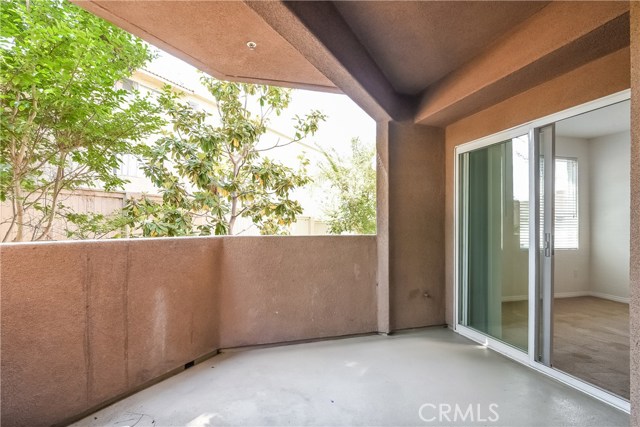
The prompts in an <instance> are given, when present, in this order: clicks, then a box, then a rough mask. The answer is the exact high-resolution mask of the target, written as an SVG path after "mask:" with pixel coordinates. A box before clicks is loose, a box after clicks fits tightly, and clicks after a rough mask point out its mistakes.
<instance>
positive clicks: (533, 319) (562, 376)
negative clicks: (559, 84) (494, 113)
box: [453, 89, 631, 413]
mask: <svg viewBox="0 0 640 427" xmlns="http://www.w3.org/2000/svg"><path fill="white" fill-rule="evenodd" d="M630 98H631V90H630V89H627V90H624V91H621V92H618V93H615V94H612V95H609V96H605V97H603V98H600V99H597V100H594V101H591V102H587V103H585V104H581V105H579V106H576V107H572V108H569V109H566V110H563V111H561V112H558V113H554V114H550V115H548V116H545V117H542V118H539V119H536V120H532V121H530V122H528V123H525V124H523V125H520V126H516V127H513V128H511V129H508V130H505V131H501V132H498V133H495V134H493V135H490V136H487V137H484V138H480V139H477V140H474V141H471V142H468V143H465V144H461V145H458V146H457V147H455V150H454V210H453V215H454V292H453V295H454V304H453V317H454V322H453V323H454V330H455V331H456V332H458V333H460V334H461V335H463V336H465V337H467V338H469V339H471V340H473V341H475V342H478V343H480V344H482V345H484V346H487V347H488V348H490V349H493V350H495V351H497V352H499V353H502V354H504V355H506V356H508V357H510V358H512V359H514V360H516V361H518V362H520V363H522V364H524V365H526V366H529V367H531V368H533V369H535V370H537V371H538V372H541V373H543V374H545V375H548V376H549V377H552V378H554V379H556V380H558V381H560V382H562V383H564V384H567V385H569V386H571V387H573V388H576V389H578V390H581V391H583V392H584V393H586V394H588V395H590V396H593V397H595V398H596V399H598V400H600V401H603V402H605V403H608V404H610V405H612V406H614V407H616V408H618V409H621V410H623V411H625V412H627V413H628V412H630V403H629V401H628V400H626V399H623V398H621V397H619V396H616V395H614V394H612V393H609V392H608V391H605V390H603V389H601V388H599V387H597V386H595V385H593V384H591V383H588V382H586V381H583V380H581V379H579V378H576V377H574V376H572V375H569V374H567V373H565V372H562V371H559V370H556V369H553V368H550V367H548V366H545V365H544V364H542V363H540V362H538V361H537V358H536V357H535V352H536V350H537V348H538V346H539V343H538V342H537V340H536V336H537V330H536V328H537V325H538V324H539V322H538V319H537V316H538V314H537V309H536V304H534V303H532V302H535V301H538V297H539V286H537V283H538V281H539V279H540V277H539V276H540V269H539V262H540V260H539V257H538V256H537V253H536V252H537V248H538V247H539V234H538V233H536V230H537V229H538V225H537V224H536V218H537V212H538V210H537V209H539V200H538V197H537V194H539V193H538V191H537V190H538V186H539V181H537V180H535V179H532V178H533V177H535V176H537V172H536V170H534V168H531V167H530V171H529V176H530V192H531V193H530V194H533V192H534V191H535V194H536V197H534V198H533V199H531V198H530V199H531V200H533V203H529V224H531V225H533V226H532V227H529V229H530V230H529V231H530V233H529V321H528V328H529V345H528V351H527V353H525V352H523V351H522V350H519V349H517V348H515V347H512V346H510V345H508V344H506V343H504V342H501V341H500V340H497V339H495V338H492V337H490V336H488V335H485V334H483V333H481V332H479V331H476V330H474V329H472V328H469V327H466V326H464V325H461V324H459V322H458V320H459V313H458V308H459V298H460V295H459V290H460V262H461V261H463V260H460V240H459V239H460V233H461V232H462V230H460V222H459V221H460V218H459V216H460V199H459V197H460V154H462V153H466V152H469V151H473V150H476V149H479V148H483V147H486V146H489V145H493V144H496V143H499V142H502V141H506V140H508V139H512V138H516V137H519V136H522V135H528V136H529V157H530V159H538V157H537V156H538V154H539V153H538V151H537V147H536V144H534V143H533V140H534V131H535V129H538V128H542V127H545V126H548V125H551V124H554V123H555V122H558V121H560V120H564V119H567V118H570V117H573V116H577V115H579V114H583V113H587V112H589V111H592V110H597V109H599V108H603V107H606V106H609V105H612V104H615V103H618V102H623V101H626V100H629V99H630ZM530 162H531V160H530ZM538 170H539V169H538ZM532 182H533V185H532V184H531V183H532ZM532 248H536V249H532Z"/></svg>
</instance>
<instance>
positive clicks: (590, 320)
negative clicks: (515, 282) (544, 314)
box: [502, 296, 629, 399]
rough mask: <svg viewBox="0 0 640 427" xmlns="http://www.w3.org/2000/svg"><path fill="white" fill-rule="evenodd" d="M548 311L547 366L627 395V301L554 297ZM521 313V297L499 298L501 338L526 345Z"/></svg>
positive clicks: (524, 313) (524, 303)
mask: <svg viewBox="0 0 640 427" xmlns="http://www.w3.org/2000/svg"><path fill="white" fill-rule="evenodd" d="M553 312H554V333H553V340H554V341H553V363H552V364H553V367H554V368H556V369H558V370H561V371H563V372H566V373H568V374H570V375H573V376H574V377H577V378H580V379H582V380H585V381H587V382H589V383H592V384H594V385H596V386H598V387H601V388H603V389H605V390H607V391H609V392H612V393H615V394H617V395H619V396H621V397H623V398H625V399H629V305H628V304H624V303H620V302H615V301H610V300H606V299H602V298H596V297H591V296H584V297H574V298H556V299H555V300H554V308H553ZM527 317H528V302H527V301H509V302H503V303H502V319H503V330H502V331H503V332H502V333H503V340H504V341H506V342H509V343H510V344H513V345H515V346H518V347H520V348H523V349H526V347H527V336H528V331H527Z"/></svg>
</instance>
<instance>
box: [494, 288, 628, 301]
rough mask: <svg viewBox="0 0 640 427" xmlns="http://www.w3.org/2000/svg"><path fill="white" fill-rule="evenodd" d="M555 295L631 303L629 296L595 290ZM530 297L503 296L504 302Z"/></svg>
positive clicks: (556, 295) (558, 296) (557, 296)
mask: <svg viewBox="0 0 640 427" xmlns="http://www.w3.org/2000/svg"><path fill="white" fill-rule="evenodd" d="M555 297H556V298H576V297H596V298H602V299H606V300H609V301H615V302H621V303H624V304H629V298H628V297H627V298H625V297H620V296H617V295H611V294H605V293H602V292H593V291H573V292H556V294H555ZM528 299H529V296H528V295H512V296H507V297H502V302H513V301H526V300H528Z"/></svg>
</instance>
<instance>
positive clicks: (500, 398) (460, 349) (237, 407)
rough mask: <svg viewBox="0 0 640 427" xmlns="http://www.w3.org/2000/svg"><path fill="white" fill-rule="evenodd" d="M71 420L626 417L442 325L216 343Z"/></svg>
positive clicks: (525, 422) (565, 420)
mask: <svg viewBox="0 0 640 427" xmlns="http://www.w3.org/2000/svg"><path fill="white" fill-rule="evenodd" d="M72 425H73V426H92V427H93V426H118V427H123V426H129V427H133V426H136V427H146V426H156V427H157V426H191V427H196V426H200V427H204V426H214V425H215V426H217V425H235V426H276V425H277V426H280V425H304V426H307V425H313V426H320V425H322V426H346V425H349V426H351V425H358V426H365V425H366V426H399V425H402V426H421V425H427V426H428V425H431V426H436V425H472V426H473V425H496V426H581V427H583V426H599V427H601V426H623V425H625V426H627V425H629V415H628V414H626V413H624V412H622V411H619V410H617V409H615V408H613V407H611V406H609V405H607V404H605V403H602V402H600V401H598V400H596V399H593V398H591V397H590V396H587V395H585V394H583V393H581V392H579V391H577V390H574V389H572V388H570V387H568V386H566V385H564V384H562V383H559V382H557V381H555V380H553V379H551V378H548V377H546V376H544V375H542V374H540V373H537V372H535V371H533V370H532V369H529V368H527V367H525V366H522V365H520V364H518V363H516V362H514V361H512V360H509V359H507V358H505V357H503V356H501V355H500V354H497V353H495V352H493V351H491V350H488V349H486V348H484V347H483V346H479V345H477V344H475V343H473V342H471V341H469V340H467V339H465V338H463V337H461V336H459V335H457V334H455V333H454V332H452V331H451V330H448V329H445V328H435V329H424V330H417V331H412V332H405V333H400V334H397V335H392V336H378V335H371V336H361V337H355V338H345V339H335V340H329V341H320V342H313V343H304V344H293V345H283V346H278V347H264V348H253V349H246V350H232V351H226V352H223V353H222V354H220V355H218V356H215V357H213V358H211V359H208V360H206V361H204V362H202V363H200V364H198V365H195V366H194V367H192V368H190V369H188V370H186V371H184V372H183V373H181V374H179V375H176V376H174V377H172V378H169V379H167V380H165V381H163V382H161V383H158V384H156V385H154V386H152V387H150V388H147V389H145V390H143V391H141V392H139V393H137V394H134V395H132V396H130V397H128V398H126V399H124V400H121V401H119V402H117V403H115V404H113V405H111V406H108V407H106V408H104V409H102V410H100V411H98V412H96V413H94V414H92V415H90V416H89V417H87V418H85V419H83V420H81V421H79V422H77V423H75V424H72Z"/></svg>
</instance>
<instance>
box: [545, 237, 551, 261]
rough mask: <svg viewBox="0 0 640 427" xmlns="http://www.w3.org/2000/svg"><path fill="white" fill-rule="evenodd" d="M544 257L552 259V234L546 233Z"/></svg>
mask: <svg viewBox="0 0 640 427" xmlns="http://www.w3.org/2000/svg"><path fill="white" fill-rule="evenodd" d="M544 256H546V257H547V258H549V257H551V233H544Z"/></svg>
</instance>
